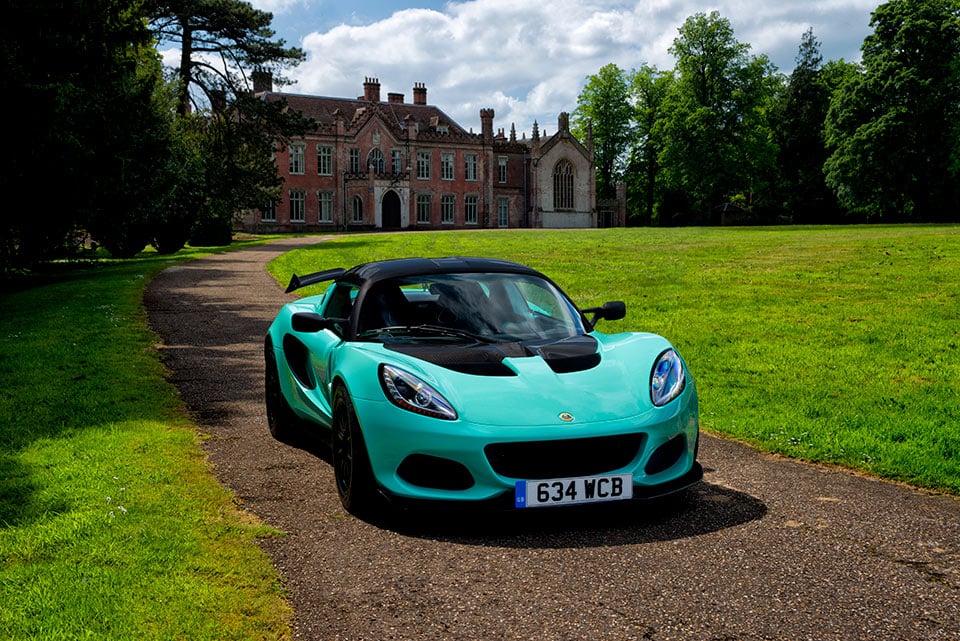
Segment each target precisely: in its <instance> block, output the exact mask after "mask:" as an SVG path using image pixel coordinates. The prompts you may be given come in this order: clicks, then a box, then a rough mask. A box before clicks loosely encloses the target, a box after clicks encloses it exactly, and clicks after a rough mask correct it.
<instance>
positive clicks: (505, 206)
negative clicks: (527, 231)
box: [497, 197, 510, 227]
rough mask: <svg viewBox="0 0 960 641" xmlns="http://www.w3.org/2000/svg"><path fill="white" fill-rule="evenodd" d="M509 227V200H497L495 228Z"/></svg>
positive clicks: (501, 198)
mask: <svg viewBox="0 0 960 641" xmlns="http://www.w3.org/2000/svg"><path fill="white" fill-rule="evenodd" d="M509 226H510V199H509V198H503V197H500V198H497V227H509Z"/></svg>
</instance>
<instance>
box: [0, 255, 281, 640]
mask: <svg viewBox="0 0 960 641" xmlns="http://www.w3.org/2000/svg"><path fill="white" fill-rule="evenodd" d="M197 253H198V252H196V251H184V252H181V253H180V254H179V255H178V257H177V258H176V259H169V258H162V257H159V256H157V255H156V254H153V255H149V254H148V255H145V256H144V257H142V258H138V259H134V260H130V261H122V262H114V261H104V262H99V263H97V264H91V265H85V266H63V268H62V269H59V270H57V273H54V274H49V275H47V276H45V277H42V278H40V279H38V280H37V282H35V283H34V284H33V286H31V287H29V288H26V289H22V290H21V291H17V292H13V293H6V294H3V295H2V296H0V377H2V378H0V380H2V386H0V603H2V604H3V605H2V607H0V638H2V639H44V640H46V639H97V640H98V641H99V640H104V639H189V640H190V641H196V640H200V639H208V640H210V641H221V640H223V639H283V638H289V627H288V617H289V612H290V610H289V606H288V605H287V603H286V601H285V599H284V595H283V591H282V589H281V587H280V582H279V577H278V575H277V573H276V571H275V570H274V569H273V567H272V566H271V564H270V560H269V559H268V558H267V557H266V555H265V554H264V553H263V552H262V551H261V550H260V548H258V547H257V546H256V544H255V539H256V538H257V537H263V536H275V535H276V532H274V531H272V530H270V529H268V528H266V527H265V526H263V525H262V524H259V523H256V522H254V521H253V519H251V518H250V517H249V516H247V515H245V513H243V512H240V511H239V510H238V509H237V508H236V505H235V503H234V499H233V497H232V495H231V494H230V493H228V492H227V491H226V490H225V489H224V488H223V487H222V486H221V485H219V484H218V483H217V482H216V481H215V480H214V478H213V476H212V475H211V474H210V468H209V465H208V463H207V460H206V458H205V456H204V454H203V451H202V450H201V448H200V435H199V433H198V431H197V428H196V427H195V426H194V425H192V424H191V422H190V420H189V418H188V417H187V415H186V413H185V411H184V409H183V406H182V403H181V401H180V400H179V397H178V396H177V394H176V391H175V390H174V388H173V387H172V386H171V385H170V384H168V383H166V382H165V378H164V377H165V375H164V371H163V368H162V366H161V364H160V360H159V357H158V354H157V351H156V349H155V346H156V340H157V339H156V337H155V336H154V335H153V334H152V333H151V332H150V331H149V330H148V327H147V323H146V318H145V315H144V311H143V309H142V306H141V296H142V293H143V289H144V287H145V286H146V284H147V282H148V281H149V279H150V278H151V277H152V275H153V274H155V273H156V272H157V271H159V270H160V269H162V268H164V267H166V266H168V265H170V264H173V262H174V261H175V260H183V259H185V258H187V257H189V256H191V255H197Z"/></svg>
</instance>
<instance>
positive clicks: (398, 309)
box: [358, 273, 585, 342]
mask: <svg viewBox="0 0 960 641" xmlns="http://www.w3.org/2000/svg"><path fill="white" fill-rule="evenodd" d="M358 333H359V336H360V337H361V338H370V339H375V340H376V339H380V340H421V339H429V340H460V341H462V340H477V341H481V342H494V341H529V340H559V339H563V338H567V337H570V336H576V335H578V334H583V333H585V329H584V326H583V323H582V321H581V317H580V314H579V312H578V311H577V310H576V308H574V306H573V305H572V304H571V303H570V301H569V300H568V299H567V298H566V297H565V296H564V295H563V294H562V293H561V292H560V291H558V290H557V288H556V287H554V286H553V285H552V284H551V283H550V282H548V281H546V280H544V279H542V278H539V277H536V276H530V275H526V274H500V273H493V274H487V273H470V274H433V275H427V276H413V277H405V278H396V279H392V280H388V281H384V282H380V283H377V284H376V285H374V286H373V287H371V289H370V291H368V292H367V293H366V295H365V296H364V298H363V300H362V301H360V309H359V318H358ZM388 337H389V338H388Z"/></svg>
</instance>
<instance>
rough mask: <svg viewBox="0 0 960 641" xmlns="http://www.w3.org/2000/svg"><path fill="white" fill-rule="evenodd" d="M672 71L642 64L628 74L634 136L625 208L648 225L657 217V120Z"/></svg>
mask: <svg viewBox="0 0 960 641" xmlns="http://www.w3.org/2000/svg"><path fill="white" fill-rule="evenodd" d="M673 80H674V77H673V74H672V73H670V72H662V71H660V70H658V69H657V68H656V67H652V66H650V65H643V66H641V67H640V69H638V70H636V71H635V72H633V73H632V74H631V76H630V82H631V92H632V95H633V103H634V122H635V130H634V135H635V139H634V141H633V145H632V146H631V149H630V156H629V160H628V164H627V172H626V181H627V201H628V204H627V209H628V212H629V214H628V215H630V216H631V222H633V223H635V224H650V223H652V222H653V221H654V219H655V218H656V216H657V206H658V201H659V196H660V194H659V192H660V191H661V189H660V187H661V184H660V182H661V181H660V180H659V173H660V161H659V157H660V153H661V151H662V149H663V145H664V143H663V140H662V139H661V138H660V136H659V135H658V134H659V130H658V128H657V123H658V122H659V121H660V120H661V119H662V118H663V117H664V112H663V108H664V101H665V100H666V96H667V92H668V91H669V90H670V86H671V85H672V84H673Z"/></svg>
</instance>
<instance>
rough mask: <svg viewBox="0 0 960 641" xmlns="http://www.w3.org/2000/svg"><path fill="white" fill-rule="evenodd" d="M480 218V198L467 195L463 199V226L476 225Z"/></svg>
mask: <svg viewBox="0 0 960 641" xmlns="http://www.w3.org/2000/svg"><path fill="white" fill-rule="evenodd" d="M479 218H480V196H478V195H477V194H467V195H466V196H464V197H463V224H464V225H476V224H478V222H479Z"/></svg>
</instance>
